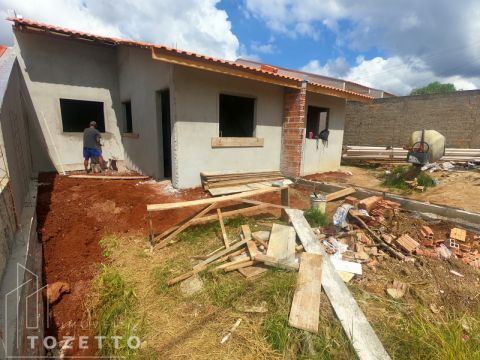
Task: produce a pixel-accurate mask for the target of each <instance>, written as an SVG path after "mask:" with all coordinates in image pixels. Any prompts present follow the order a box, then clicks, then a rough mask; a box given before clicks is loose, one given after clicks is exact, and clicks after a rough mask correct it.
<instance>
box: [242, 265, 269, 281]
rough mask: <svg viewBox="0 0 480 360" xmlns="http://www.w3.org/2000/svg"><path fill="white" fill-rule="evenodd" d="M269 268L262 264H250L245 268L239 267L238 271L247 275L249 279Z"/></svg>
mask: <svg viewBox="0 0 480 360" xmlns="http://www.w3.org/2000/svg"><path fill="white" fill-rule="evenodd" d="M267 270H268V269H267V268H265V267H262V266H249V267H246V268H243V269H238V272H239V273H240V274H242V275H243V276H245V277H246V278H247V279H250V278H252V277H255V276H258V275H260V274H263V273H264V272H266V271H267Z"/></svg>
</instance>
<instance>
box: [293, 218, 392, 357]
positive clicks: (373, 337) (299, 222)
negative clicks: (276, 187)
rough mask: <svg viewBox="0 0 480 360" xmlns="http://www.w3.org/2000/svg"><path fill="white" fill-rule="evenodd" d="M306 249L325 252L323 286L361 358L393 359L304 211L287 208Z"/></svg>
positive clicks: (319, 252) (313, 251)
mask: <svg viewBox="0 0 480 360" xmlns="http://www.w3.org/2000/svg"><path fill="white" fill-rule="evenodd" d="M285 212H286V213H287V214H288V216H289V217H290V221H291V222H292V225H293V227H294V228H295V231H296V232H297V235H298V237H299V238H300V241H301V242H302V244H303V247H304V248H305V251H307V252H309V253H314V254H320V255H322V256H323V268H322V286H323V289H324V291H325V293H326V294H327V296H328V299H329V300H330V303H331V304H332V307H333V309H334V310H335V314H336V315H337V317H338V319H339V320H340V322H341V324H342V326H343V330H344V331H345V333H346V335H347V336H348V338H349V339H350V341H351V343H352V346H353V348H354V349H355V351H356V353H357V355H358V357H359V359H360V360H372V359H386V360H388V359H390V356H389V355H388V353H387V352H386V351H385V348H384V347H383V345H382V343H381V342H380V340H379V339H378V337H377V334H375V331H374V330H373V329H372V327H371V325H370V324H369V322H368V320H367V318H366V317H365V315H364V314H363V312H362V310H361V309H360V307H359V306H358V304H357V302H356V301H355V299H354V298H353V296H352V294H351V293H350V291H349V290H348V288H347V287H346V285H345V283H344V282H343V280H342V279H341V278H340V275H339V274H338V273H337V271H336V270H335V268H334V267H333V264H332V262H331V261H330V258H329V256H328V255H327V253H326V252H325V250H324V249H323V247H322V245H321V244H320V242H319V241H318V240H317V239H316V236H315V234H314V233H313V230H312V228H311V227H310V226H309V225H308V222H307V220H306V219H305V217H304V216H303V211H301V210H297V209H286V210H285Z"/></svg>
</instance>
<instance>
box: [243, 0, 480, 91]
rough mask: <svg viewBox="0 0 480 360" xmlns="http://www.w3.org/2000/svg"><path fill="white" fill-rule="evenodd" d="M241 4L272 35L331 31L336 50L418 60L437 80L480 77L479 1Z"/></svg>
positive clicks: (337, 0)
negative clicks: (379, 51) (340, 48)
mask: <svg viewBox="0 0 480 360" xmlns="http://www.w3.org/2000/svg"><path fill="white" fill-rule="evenodd" d="M245 1H246V2H245V7H246V9H247V11H249V12H250V14H251V15H252V16H255V17H257V18H259V19H262V20H264V21H265V23H266V24H267V26H269V27H270V29H272V31H273V32H278V33H282V34H286V35H288V36H290V37H291V36H306V37H310V38H312V39H315V38H318V36H319V34H320V35H321V31H331V32H333V34H334V35H335V36H336V41H335V43H336V45H337V46H339V47H347V48H348V49H349V50H353V51H357V52H363V51H366V50H370V49H381V50H383V52H385V53H387V54H388V59H384V60H388V62H389V63H391V62H396V61H402V62H403V63H405V64H410V61H411V60H410V59H412V58H415V59H419V60H422V61H423V62H424V66H425V68H426V70H425V71H427V70H428V71H431V72H432V74H433V75H434V76H435V77H437V78H450V77H451V78H454V79H457V78H462V79H464V80H462V81H465V82H466V83H470V80H468V79H470V78H477V77H480V40H479V38H478V33H479V31H480V22H479V21H478V19H479V18H480V2H479V1H478V0H462V1H461V2H458V1H457V2H455V1H438V0H422V1H418V0H402V1H378V0H363V1H358V0H322V1H319V0H302V1H295V0H275V1H273V2H270V1H263V0H245ZM305 29H308V31H305ZM397 58H399V60H396V59H397ZM369 64H370V66H373V64H374V63H371V62H370V63H369ZM376 66H379V64H376ZM423 73H424V72H421V74H423ZM419 79H421V78H419ZM465 79H466V80H465Z"/></svg>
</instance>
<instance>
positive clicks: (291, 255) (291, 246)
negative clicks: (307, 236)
mask: <svg viewBox="0 0 480 360" xmlns="http://www.w3.org/2000/svg"><path fill="white" fill-rule="evenodd" d="M295 236H296V235H295V229H294V228H293V227H291V226H286V225H280V224H273V226H272V232H271V233H270V240H269V241H268V249H267V256H270V257H273V258H275V259H277V260H279V261H288V262H291V261H294V260H295Z"/></svg>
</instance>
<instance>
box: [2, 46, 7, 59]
mask: <svg viewBox="0 0 480 360" xmlns="http://www.w3.org/2000/svg"><path fill="white" fill-rule="evenodd" d="M7 49H8V46H6V45H0V57H2V56H3V54H4V53H5V51H6V50H7Z"/></svg>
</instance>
